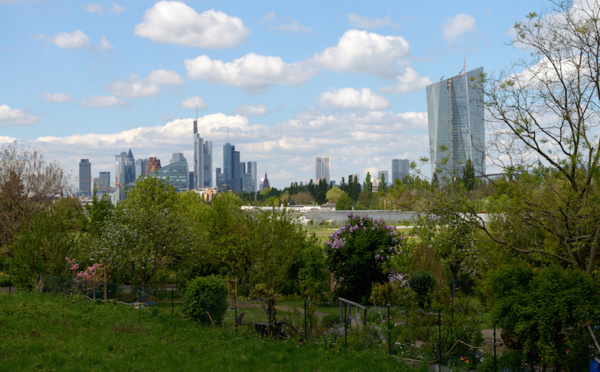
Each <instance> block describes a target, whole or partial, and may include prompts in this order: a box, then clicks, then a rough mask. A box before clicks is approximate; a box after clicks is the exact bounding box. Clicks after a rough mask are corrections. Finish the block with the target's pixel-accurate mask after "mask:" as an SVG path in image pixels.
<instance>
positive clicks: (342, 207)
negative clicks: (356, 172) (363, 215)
mask: <svg viewBox="0 0 600 372" xmlns="http://www.w3.org/2000/svg"><path fill="white" fill-rule="evenodd" d="M352 204H353V203H352V198H350V197H349V196H348V194H346V193H343V194H342V195H341V196H340V197H339V198H338V200H337V203H335V209H336V210H338V211H349V210H352Z"/></svg>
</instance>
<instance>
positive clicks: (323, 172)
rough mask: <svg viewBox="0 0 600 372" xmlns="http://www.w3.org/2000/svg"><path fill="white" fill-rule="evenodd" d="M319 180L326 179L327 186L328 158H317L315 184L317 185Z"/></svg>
mask: <svg viewBox="0 0 600 372" xmlns="http://www.w3.org/2000/svg"><path fill="white" fill-rule="evenodd" d="M321 178H324V179H326V180H327V184H329V156H317V159H316V171H315V183H317V184H318V183H319V180H320V179H321Z"/></svg>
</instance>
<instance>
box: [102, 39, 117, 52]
mask: <svg viewBox="0 0 600 372" xmlns="http://www.w3.org/2000/svg"><path fill="white" fill-rule="evenodd" d="M114 49H115V47H114V46H112V45H111V44H110V42H109V41H108V39H107V38H106V37H104V36H102V39H100V50H114Z"/></svg>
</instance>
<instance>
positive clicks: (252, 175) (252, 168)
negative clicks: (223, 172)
mask: <svg viewBox="0 0 600 372" xmlns="http://www.w3.org/2000/svg"><path fill="white" fill-rule="evenodd" d="M257 176H258V174H257V172H256V162H255V161H249V162H248V163H247V166H246V173H245V174H244V191H247V192H256V180H257Z"/></svg>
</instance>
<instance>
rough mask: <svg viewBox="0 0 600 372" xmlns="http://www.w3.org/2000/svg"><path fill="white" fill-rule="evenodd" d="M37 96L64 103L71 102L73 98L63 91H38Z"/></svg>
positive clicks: (47, 100) (48, 100)
mask: <svg viewBox="0 0 600 372" xmlns="http://www.w3.org/2000/svg"><path fill="white" fill-rule="evenodd" d="M38 97H42V98H44V99H45V100H46V102H54V103H64V102H73V98H72V97H71V96H70V95H68V94H65V93H40V94H38Z"/></svg>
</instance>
